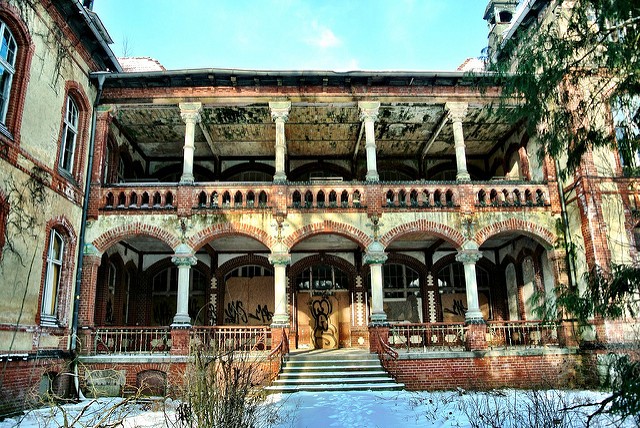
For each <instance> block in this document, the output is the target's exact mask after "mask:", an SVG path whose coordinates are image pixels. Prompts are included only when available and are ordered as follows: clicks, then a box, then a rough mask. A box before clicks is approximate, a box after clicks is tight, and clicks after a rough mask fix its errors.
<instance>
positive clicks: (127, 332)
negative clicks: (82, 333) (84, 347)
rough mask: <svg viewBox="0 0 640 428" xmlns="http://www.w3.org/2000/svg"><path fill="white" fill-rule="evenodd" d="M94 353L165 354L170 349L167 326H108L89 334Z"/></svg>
mask: <svg viewBox="0 0 640 428" xmlns="http://www.w3.org/2000/svg"><path fill="white" fill-rule="evenodd" d="M91 341H92V343H93V352H94V353H95V354H140V353H149V354H157V353H162V354H166V353H168V352H169V351H170V350H171V330H170V329H169V328H168V327H158V328H154V327H108V328H98V329H96V330H95V331H94V332H92V334H91Z"/></svg>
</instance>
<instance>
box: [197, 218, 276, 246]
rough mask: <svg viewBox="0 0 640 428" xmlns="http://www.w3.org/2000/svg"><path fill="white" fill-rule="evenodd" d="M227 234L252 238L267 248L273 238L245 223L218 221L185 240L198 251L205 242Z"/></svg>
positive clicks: (271, 244) (272, 241)
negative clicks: (218, 222)
mask: <svg viewBox="0 0 640 428" xmlns="http://www.w3.org/2000/svg"><path fill="white" fill-rule="evenodd" d="M227 235H244V236H247V237H249V238H253V239H255V240H256V241H258V242H260V243H261V244H262V245H264V246H265V247H267V248H271V247H272V246H273V245H274V239H273V238H272V237H271V236H270V235H269V234H268V233H267V232H265V231H264V230H262V229H259V228H257V227H255V226H251V225H248V224H246V223H220V224H214V225H212V226H209V227H206V228H204V229H202V230H201V231H199V232H198V233H196V234H195V235H193V236H192V237H191V238H189V240H188V241H187V245H189V246H190V247H191V248H193V250H194V251H198V250H199V249H200V248H201V247H202V246H204V245H205V244H206V243H207V242H209V241H211V240H213V239H215V238H218V237H221V236H227Z"/></svg>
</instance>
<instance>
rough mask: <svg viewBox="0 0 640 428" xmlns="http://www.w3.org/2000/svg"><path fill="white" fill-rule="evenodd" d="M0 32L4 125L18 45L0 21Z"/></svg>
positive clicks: (0, 111) (0, 116)
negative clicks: (0, 38) (0, 39)
mask: <svg viewBox="0 0 640 428" xmlns="http://www.w3.org/2000/svg"><path fill="white" fill-rule="evenodd" d="M0 32H1V33H2V46H1V48H0V73H2V74H1V75H0V122H2V124H5V121H6V118H7V109H8V106H9V101H10V100H9V98H10V96H11V83H12V82H13V76H14V74H15V72H16V70H15V63H16V56H17V54H18V44H17V43H16V39H15V38H14V37H13V34H12V33H11V30H9V27H7V25H6V24H5V23H4V21H0Z"/></svg>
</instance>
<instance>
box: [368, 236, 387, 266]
mask: <svg viewBox="0 0 640 428" xmlns="http://www.w3.org/2000/svg"><path fill="white" fill-rule="evenodd" d="M387 258H388V256H387V253H385V252H384V247H383V246H382V244H381V243H379V242H378V241H375V242H373V243H372V244H371V245H369V247H368V248H367V252H366V253H365V255H364V260H363V261H364V263H365V264H367V265H381V264H383V263H384V262H386V261H387Z"/></svg>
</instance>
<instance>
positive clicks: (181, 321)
mask: <svg viewBox="0 0 640 428" xmlns="http://www.w3.org/2000/svg"><path fill="white" fill-rule="evenodd" d="M171 328H191V317H189V315H188V314H176V316H174V317H173V322H172V323H171Z"/></svg>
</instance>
